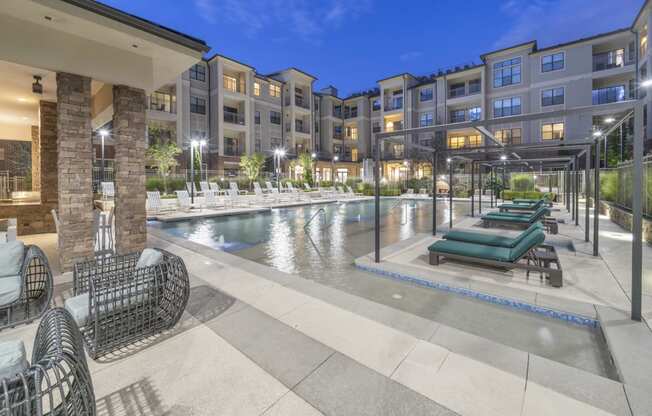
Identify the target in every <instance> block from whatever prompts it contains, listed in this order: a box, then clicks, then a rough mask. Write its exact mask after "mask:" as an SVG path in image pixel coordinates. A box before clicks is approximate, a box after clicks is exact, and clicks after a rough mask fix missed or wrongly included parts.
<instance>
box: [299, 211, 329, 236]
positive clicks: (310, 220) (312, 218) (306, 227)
mask: <svg viewBox="0 0 652 416" xmlns="http://www.w3.org/2000/svg"><path fill="white" fill-rule="evenodd" d="M320 213H321V214H323V215H326V210H324V208H319V209H318V210H317V212H315V213H314V214H312V217H310V219H309V220H308V222H307V223H305V224H304V226H303V230H304V231H307V230H308V226H309V225H310V223H311V222H312V220H314V219H315V217H316V216H317V215H319V214H320Z"/></svg>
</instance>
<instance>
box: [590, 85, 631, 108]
mask: <svg viewBox="0 0 652 416" xmlns="http://www.w3.org/2000/svg"><path fill="white" fill-rule="evenodd" d="M592 101H593V105H599V104H608V103H616V102H619V101H625V86H624V85H617V86H612V87H605V88H597V89H594V90H593V91H592Z"/></svg>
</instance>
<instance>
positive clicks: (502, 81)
mask: <svg viewBox="0 0 652 416" xmlns="http://www.w3.org/2000/svg"><path fill="white" fill-rule="evenodd" d="M520 83H521V58H520V57H518V58H513V59H508V60H506V61H501V62H496V63H495V64H494V88H500V87H505V86H507V85H513V84H520Z"/></svg>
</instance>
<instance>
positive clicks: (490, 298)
mask: <svg viewBox="0 0 652 416" xmlns="http://www.w3.org/2000/svg"><path fill="white" fill-rule="evenodd" d="M355 266H356V267H357V268H358V269H360V270H364V271H366V272H371V273H374V274H378V275H380V276H383V277H388V278H391V279H396V280H401V281H404V282H409V283H414V284H416V285H419V286H423V287H427V288H430V289H436V290H441V291H445V292H450V293H455V294H457V295H461V296H466V297H469V298H474V299H477V300H480V301H483V302H489V303H493V304H496V305H502V306H507V307H510V308H514V309H518V310H519V311H523V312H529V313H535V314H538V315H543V316H545V317H548V318H552V319H558V320H561V321H565V322H568V323H571V324H575V325H581V326H587V327H590V328H599V327H600V323H599V321H598V320H597V319H593V318H588V317H586V316H582V315H576V314H573V313H569V312H562V311H557V310H554V309H550V308H544V307H542V306H537V305H532V304H530V303H527V302H523V301H519V300H514V299H509V298H504V297H501V296H496V295H489V294H487V293H482V292H478V291H475V290H471V289H466V288H461V287H456V286H450V285H447V284H445V283H441V282H432V281H430V280H426V279H421V278H418V277H414V276H410V275H407V274H403V273H398V272H392V271H387V270H382V269H379V268H376V267H371V266H365V265H361V264H358V263H357V262H356V263H355Z"/></svg>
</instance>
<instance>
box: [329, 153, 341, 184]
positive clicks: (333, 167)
mask: <svg viewBox="0 0 652 416" xmlns="http://www.w3.org/2000/svg"><path fill="white" fill-rule="evenodd" d="M339 159H340V157H339V156H337V155H335V156H333V159H332V160H331V178H332V179H333V186H335V182H336V179H335V178H336V176H335V162H337V161H338V160H339Z"/></svg>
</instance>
